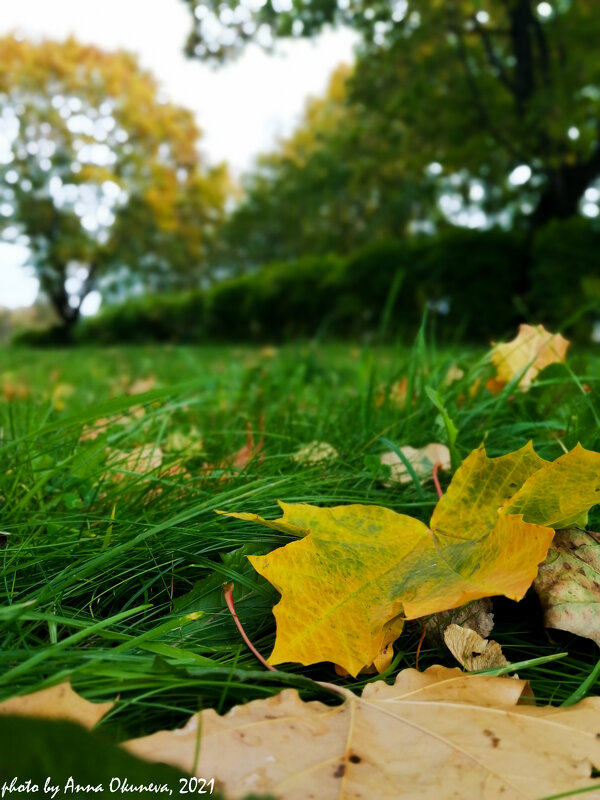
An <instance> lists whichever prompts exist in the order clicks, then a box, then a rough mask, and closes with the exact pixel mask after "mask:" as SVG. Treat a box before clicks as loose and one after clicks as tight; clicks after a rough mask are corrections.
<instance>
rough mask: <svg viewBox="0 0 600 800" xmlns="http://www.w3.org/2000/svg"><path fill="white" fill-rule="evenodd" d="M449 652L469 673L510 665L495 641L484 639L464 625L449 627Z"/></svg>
mask: <svg viewBox="0 0 600 800" xmlns="http://www.w3.org/2000/svg"><path fill="white" fill-rule="evenodd" d="M444 641H445V642H446V646H447V647H448V650H450V652H451V653H452V655H453V656H454V658H455V659H456V660H457V661H458V663H459V664H460V665H461V667H464V668H465V669H466V670H467V672H475V671H477V670H480V669H494V668H496V667H506V666H508V665H509V664H510V661H508V660H507V659H506V658H505V656H504V653H503V652H502V648H501V647H500V645H499V644H498V642H495V641H494V640H493V639H484V638H483V636H480V635H479V634H478V633H477V632H476V631H472V630H471V629H470V628H466V627H463V626H462V625H448V627H447V628H446V630H445V631H444Z"/></svg>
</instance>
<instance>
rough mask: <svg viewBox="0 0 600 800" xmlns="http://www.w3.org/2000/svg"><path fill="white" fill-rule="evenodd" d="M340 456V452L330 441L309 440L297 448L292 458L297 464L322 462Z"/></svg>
mask: <svg viewBox="0 0 600 800" xmlns="http://www.w3.org/2000/svg"><path fill="white" fill-rule="evenodd" d="M336 458H339V453H338V451H337V450H336V449H335V447H333V445H331V444H329V443H328V442H318V441H314V442H309V443H308V444H305V445H304V446H303V447H301V448H300V449H299V450H297V451H296V452H295V453H294V455H293V456H292V460H293V461H295V462H296V463H297V464H308V465H310V464H320V463H321V462H323V461H332V460H333V459H336Z"/></svg>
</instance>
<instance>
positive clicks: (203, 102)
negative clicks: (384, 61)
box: [0, 0, 355, 308]
mask: <svg viewBox="0 0 600 800" xmlns="http://www.w3.org/2000/svg"><path fill="white" fill-rule="evenodd" d="M190 24H191V18H190V14H189V11H188V9H187V7H186V6H185V4H184V3H183V2H182V0H13V2H8V0H3V2H2V12H1V14H0V35H2V34H5V33H9V32H10V31H12V30H15V29H18V30H19V31H20V32H22V33H23V34H25V35H26V36H46V37H48V38H55V39H63V38H65V37H66V36H68V35H69V34H74V35H75V36H76V37H77V38H78V39H79V40H80V41H82V42H84V43H91V44H97V45H99V46H101V47H104V48H106V49H115V48H118V47H124V48H127V49H128V50H131V51H133V52H135V53H137V54H138V55H139V57H140V61H141V64H142V65H143V66H144V67H146V68H148V69H150V70H151V71H152V72H153V73H154V75H155V76H156V77H157V78H158V79H159V81H161V83H162V84H163V86H164V88H165V89H166V91H167V93H168V95H169V96H170V98H171V99H172V100H175V101H176V102H178V103H181V104H182V105H185V106H187V107H188V108H191V109H192V110H193V111H194V112H195V113H196V116H197V119H198V123H199V124H200V127H201V128H202V130H203V131H204V137H203V147H202V149H203V152H204V153H205V155H206V157H207V159H208V160H209V161H211V162H217V161H222V160H226V161H228V162H229V164H230V165H231V167H232V168H233V170H234V171H235V172H236V173H238V174H239V172H240V171H241V170H243V169H245V168H247V167H248V166H250V164H251V162H252V159H253V157H254V156H255V155H257V154H258V153H259V152H262V151H265V150H268V149H269V148H270V147H271V146H272V144H273V142H274V141H275V140H276V138H277V136H278V135H281V134H285V133H289V132H290V131H291V130H292V129H293V127H294V125H295V123H296V122H297V121H298V118H299V115H300V114H301V112H302V109H303V107H304V102H305V99H306V97H307V96H308V95H311V94H320V93H322V92H323V91H324V89H325V87H326V85H327V82H328V79H329V75H330V74H331V72H332V70H333V69H334V68H335V67H336V66H337V65H338V64H339V63H340V62H342V61H346V62H348V61H350V60H351V59H352V46H353V43H354V41H355V36H354V34H353V33H352V32H351V31H333V32H329V33H326V34H323V35H322V36H321V37H320V38H319V39H318V40H317V41H315V42H310V41H305V40H302V41H294V42H285V43H284V44H282V45H281V46H280V49H281V51H282V53H281V54H279V55H277V56H269V55H267V54H265V53H263V52H262V51H260V50H259V49H258V48H256V47H254V46H252V47H250V48H248V50H247V51H246V52H245V54H244V55H243V56H242V57H241V58H240V59H239V60H238V61H236V62H235V63H233V64H230V65H227V66H225V67H220V68H219V69H215V68H213V67H209V66H207V65H205V64H202V63H199V62H197V61H190V60H188V59H186V58H185V56H184V55H183V47H184V43H185V40H186V37H187V34H188V31H189V28H190ZM25 255H26V254H25V253H24V252H23V251H22V252H21V253H19V252H17V251H16V250H15V249H14V248H13V247H11V246H10V247H9V246H8V245H5V244H0V305H3V306H8V307H13V308H14V307H17V306H19V305H29V304H30V303H31V302H33V299H34V297H35V293H36V282H35V281H34V279H33V278H31V277H29V278H27V276H26V275H25V273H24V271H23V270H22V268H21V267H19V266H18V263H19V261H22V260H23V258H24V256H25Z"/></svg>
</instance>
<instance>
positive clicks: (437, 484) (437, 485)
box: [431, 461, 444, 497]
mask: <svg viewBox="0 0 600 800" xmlns="http://www.w3.org/2000/svg"><path fill="white" fill-rule="evenodd" d="M441 466H442V462H441V461H436V462H435V464H434V465H433V472H432V473H431V476H432V478H433V485H434V486H435V490H436V492H437V495H438V497H441V496H442V495H443V494H444V493H443V492H442V487H441V486H440V479H439V478H438V470H439V468H440V467H441Z"/></svg>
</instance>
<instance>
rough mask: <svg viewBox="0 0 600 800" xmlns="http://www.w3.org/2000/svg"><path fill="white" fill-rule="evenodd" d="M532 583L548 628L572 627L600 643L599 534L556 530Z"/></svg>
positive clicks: (576, 632)
mask: <svg viewBox="0 0 600 800" xmlns="http://www.w3.org/2000/svg"><path fill="white" fill-rule="evenodd" d="M533 586H534V588H535V590H536V592H537V593H538V596H539V598H540V603H541V605H542V609H543V611H544V624H545V625H546V627H548V628H557V629H558V630H561V631H569V633H574V634H576V635H577V636H583V637H585V638H586V639H592V640H593V641H594V642H596V644H597V645H598V646H600V614H599V613H598V611H599V610H600V534H599V533H593V532H592V531H587V532H586V531H582V530H579V529H578V528H571V529H569V530H563V531H557V532H556V536H555V537H554V540H553V542H552V545H551V547H550V549H549V550H548V555H547V556H546V560H545V561H544V563H543V564H542V565H541V566H540V569H539V571H538V574H537V578H536V579H535V581H534V583H533Z"/></svg>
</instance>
